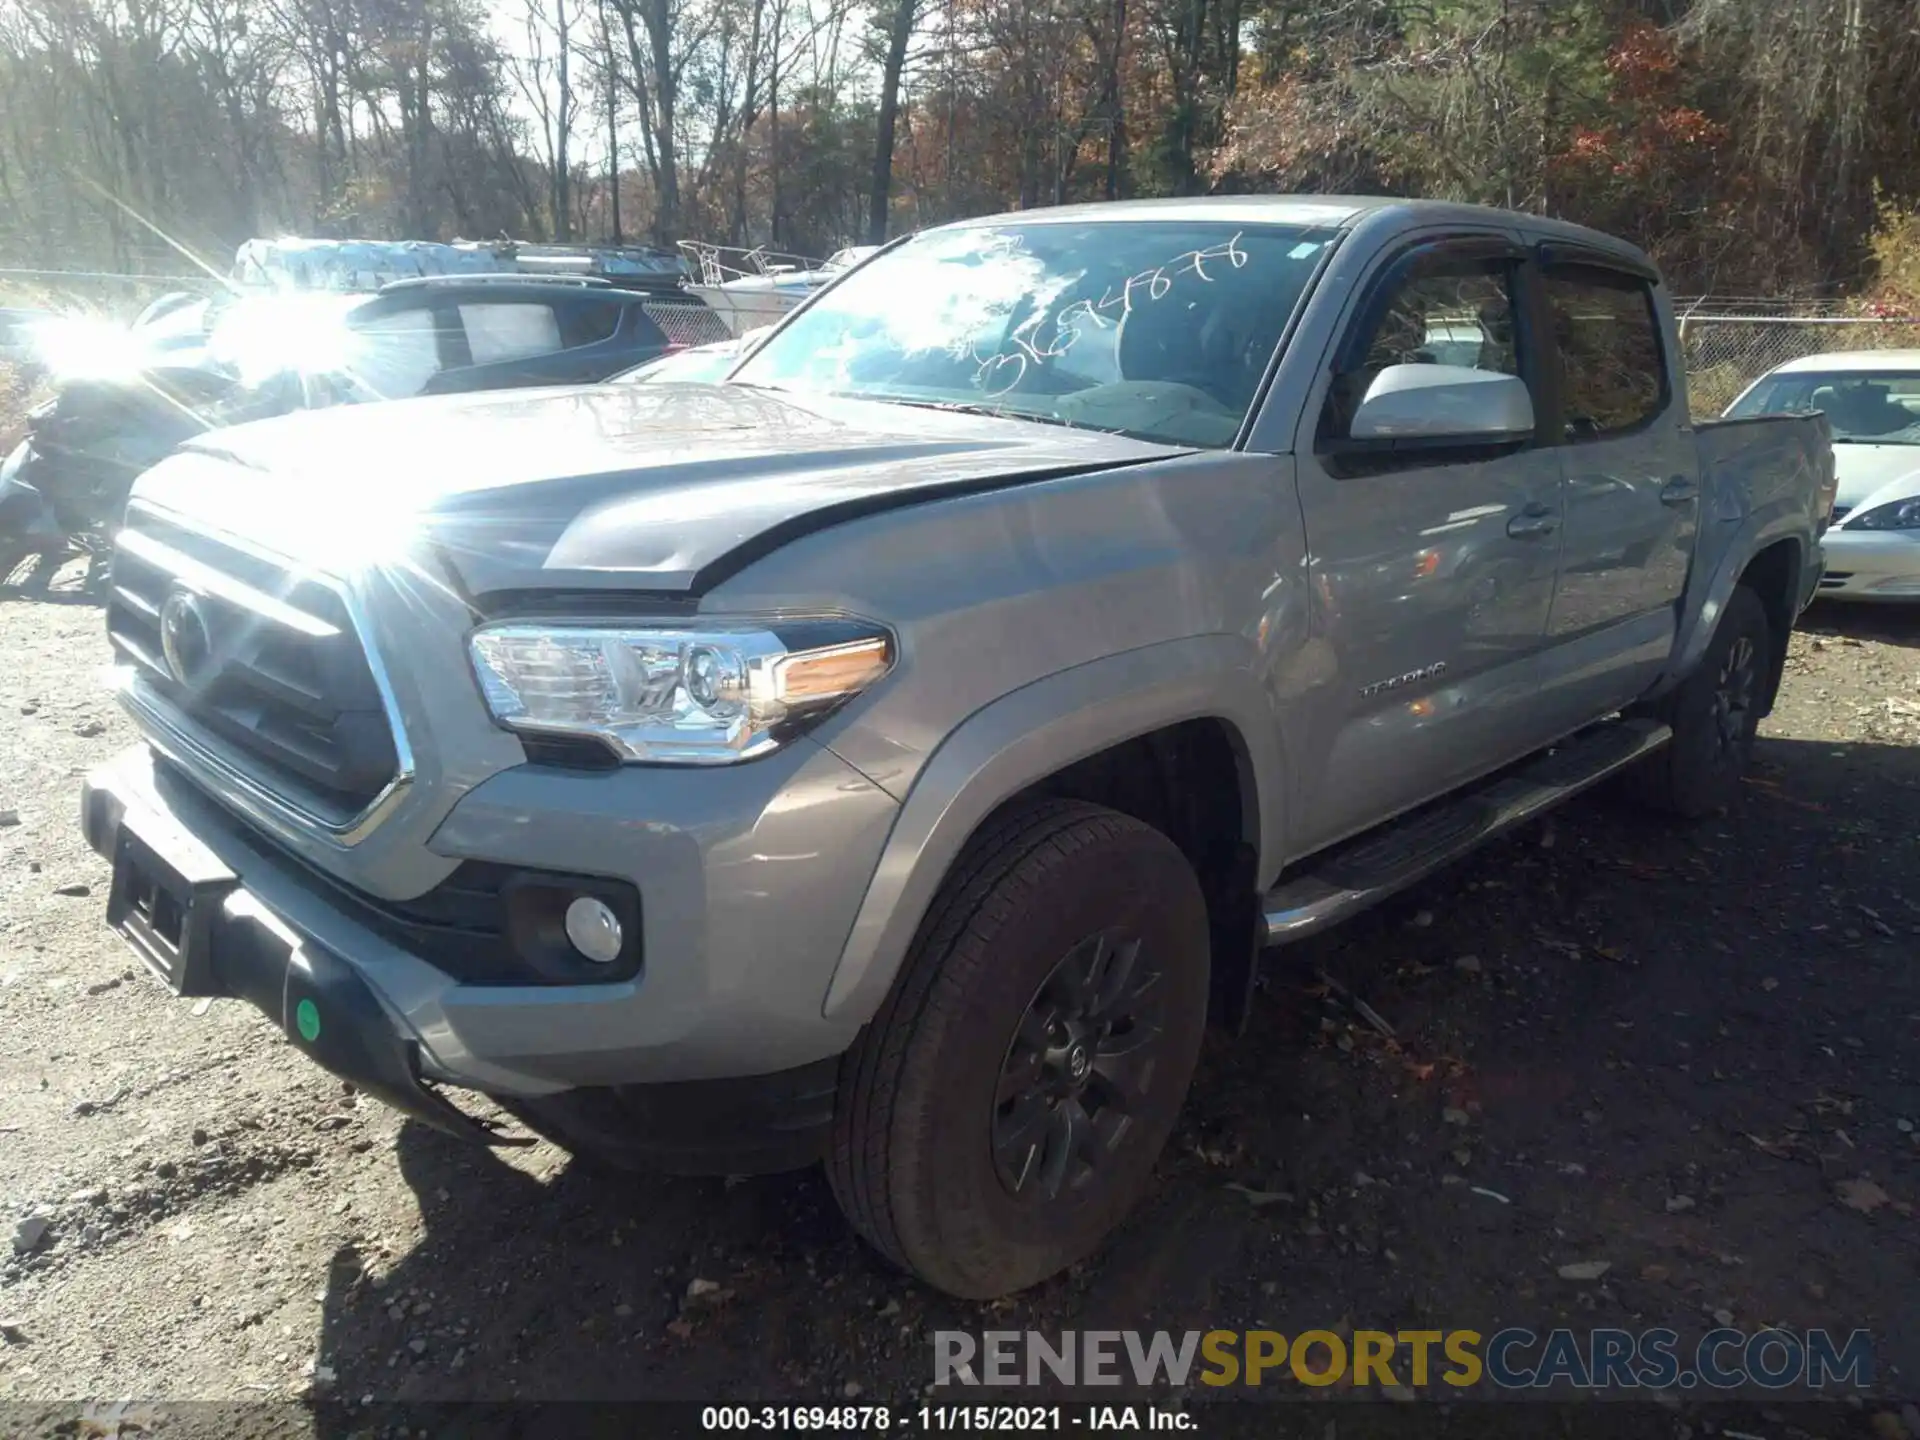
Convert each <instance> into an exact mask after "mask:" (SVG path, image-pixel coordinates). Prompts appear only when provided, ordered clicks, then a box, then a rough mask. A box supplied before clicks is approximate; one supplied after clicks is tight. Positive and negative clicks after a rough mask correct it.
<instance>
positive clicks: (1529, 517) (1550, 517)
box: [1507, 505, 1560, 540]
mask: <svg viewBox="0 0 1920 1440" xmlns="http://www.w3.org/2000/svg"><path fill="white" fill-rule="evenodd" d="M1559 528H1560V517H1559V516H1558V515H1556V514H1554V513H1553V512H1552V511H1551V510H1549V509H1547V508H1546V507H1545V506H1544V505H1529V506H1528V507H1527V508H1526V509H1524V510H1522V511H1521V512H1520V513H1519V514H1518V515H1516V516H1514V517H1513V518H1512V519H1511V520H1509V521H1507V534H1509V535H1511V536H1513V538H1514V539H1516V540H1537V539H1539V538H1540V537H1541V536H1543V535H1551V534H1552V533H1553V532H1554V531H1556V530H1558V529H1559Z"/></svg>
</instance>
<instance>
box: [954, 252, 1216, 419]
mask: <svg viewBox="0 0 1920 1440" xmlns="http://www.w3.org/2000/svg"><path fill="white" fill-rule="evenodd" d="M1247 260H1248V255H1247V252H1246V251H1245V250H1243V249H1241V248H1240V235H1239V234H1238V233H1236V234H1235V235H1234V236H1233V238H1232V239H1230V240H1225V241H1222V242H1221V243H1220V244H1218V245H1209V246H1206V247H1205V248H1204V249H1199V250H1189V251H1187V252H1186V253H1185V254H1183V255H1176V256H1174V257H1173V258H1172V259H1171V260H1168V261H1165V262H1164V263H1162V264H1159V265H1156V266H1154V267H1153V268H1152V269H1150V270H1142V271H1140V273H1139V274H1137V275H1130V276H1128V277H1127V278H1126V279H1125V280H1123V281H1121V282H1120V283H1119V284H1118V285H1117V286H1110V287H1109V288H1108V290H1107V292H1106V294H1104V295H1102V296H1101V297H1100V299H1099V300H1097V301H1095V300H1075V301H1074V302H1073V303H1072V304H1071V305H1068V306H1065V307H1064V308H1062V309H1061V310H1060V312H1059V313H1058V314H1056V315H1054V316H1052V317H1048V316H1047V315H1046V314H1044V313H1036V314H1035V315H1033V316H1032V317H1031V318H1030V319H1027V320H1024V321H1022V322H1021V323H1020V324H1019V325H1017V326H1015V327H1014V329H1013V331H1012V333H1010V334H1009V335H1008V336H1007V341H1008V343H1010V344H1011V345H1012V346H1013V349H1011V350H998V351H995V352H994V353H993V354H991V355H982V354H980V353H979V352H978V350H976V351H975V352H974V355H973V358H974V359H975V360H976V361H978V362H979V365H980V368H979V369H978V370H977V371H976V372H975V373H974V377H973V383H974V385H975V386H976V387H978V388H979V389H980V390H981V391H982V392H983V393H985V394H987V395H990V396H992V395H1005V394H1006V393H1007V392H1008V391H1010V390H1012V389H1013V388H1014V387H1015V386H1017V385H1018V384H1019V383H1020V382H1021V380H1022V379H1024V378H1025V376H1026V373H1027V366H1028V364H1029V363H1032V364H1036V365H1037V364H1039V363H1041V362H1042V361H1044V360H1054V359H1058V358H1059V357H1060V356H1062V355H1065V354H1066V353H1067V352H1068V351H1069V350H1071V349H1072V348H1073V347H1074V345H1075V343H1076V342H1077V341H1078V340H1079V339H1080V335H1081V325H1082V323H1083V322H1084V323H1085V324H1086V325H1087V326H1089V327H1090V328H1093V329H1105V328H1107V327H1109V326H1118V325H1120V324H1121V323H1122V322H1124V321H1125V320H1126V318H1127V316H1129V315H1131V314H1132V313H1133V307H1134V304H1135V303H1136V301H1138V302H1141V303H1144V302H1146V301H1151V300H1160V299H1163V298H1165V296H1166V295H1167V292H1168V291H1170V290H1172V289H1173V282H1174V281H1175V280H1176V279H1178V278H1179V277H1180V276H1182V275H1197V276H1199V277H1200V279H1202V280H1204V281H1208V282H1211V281H1212V279H1213V276H1212V275H1211V274H1209V273H1208V270H1207V267H1208V266H1209V265H1212V264H1226V265H1229V266H1231V267H1232V268H1233V269H1235V270H1238V269H1240V268H1241V267H1242V266H1244V265H1245V264H1246V263H1247Z"/></svg>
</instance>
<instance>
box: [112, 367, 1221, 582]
mask: <svg viewBox="0 0 1920 1440" xmlns="http://www.w3.org/2000/svg"><path fill="white" fill-rule="evenodd" d="M1143 419H1150V417H1143ZM1181 453H1183V452H1182V451H1181V450H1179V449H1175V448H1171V447H1168V446H1163V445H1155V444H1149V443H1147V442H1144V441H1139V440H1131V439H1127V438H1124V437H1121V436H1116V435H1110V434H1104V433H1100V432H1097V431H1089V430H1075V429H1068V428H1066V427H1062V426H1052V425H1042V424H1037V423H1029V422H1025V421H1019V420H1004V419H999V418H996V417H992V416H978V415H967V414H962V413H956V412H950V411H941V410H933V409H927V408H924V407H919V406H905V405H894V404H883V403H878V402H871V401H853V400H841V399H834V398H829V397H819V396H801V395H796V394H791V393H788V392H778V393H776V392H774V391H770V390H763V389H756V388H750V387H746V386H740V385H674V384H656V385H620V384H612V385H593V386H576V387H569V388H566V389H550V390H520V391H508V392H498V391H496V392H493V393H491V394H479V395H454V396H445V397H436V398H432V399H423V400H406V401H395V402H389V403H385V404H373V405H363V406H351V407H344V408H338V409H333V410H328V411H323V412H310V413H305V414H299V415H292V416H285V417H282V418H279V419H275V420H268V421H262V422H259V423H256V424H251V425H241V426H235V427H233V428H231V429H226V430H219V431H214V432H212V433H210V434H207V435H204V436H202V437H200V438H198V439H196V440H194V441H192V442H190V443H189V444H188V445H186V446H185V447H183V448H182V450H181V451H180V452H179V453H177V454H176V455H174V456H172V457H170V458H168V459H167V460H164V461H162V462H161V463H160V464H159V465H156V466H155V467H154V468H153V469H151V470H149V471H148V472H147V473H146V474H145V475H143V476H142V477H141V479H140V481H139V483H138V485H137V487H136V489H135V494H136V497H137V498H138V499H140V500H141V501H143V502H146V503H148V504H150V505H154V506H158V507H161V508H163V509H165V510H169V511H172V512H174V513H175V514H177V515H180V516H182V517H183V518H186V519H188V520H195V521H199V522H201V523H204V524H206V525H209V526H211V527H213V528H215V529H218V530H221V531H224V532H226V533H228V534H232V535H236V536H238V537H240V538H241V539H245V540H251V541H253V542H255V543H257V544H259V545H262V546H265V547H267V548H269V549H271V550H273V551H276V552H278V553H279V554H281V555H283V556H285V557H287V558H289V559H292V560H296V561H300V562H302V563H305V564H309V565H312V566H315V567H317V568H322V569H328V570H332V571H334V572H335V573H347V572H349V571H350V570H351V569H352V568H353V567H354V566H356V565H360V564H367V563H379V562H380V561H381V560H382V559H383V558H386V557H397V556H398V555H400V554H402V553H417V547H418V546H419V545H420V544H421V543H425V544H426V545H428V546H430V547H431V548H432V549H433V550H434V551H435V552H437V553H438V554H439V555H440V556H441V557H443V558H444V560H445V561H446V563H447V564H448V566H450V568H451V569H452V570H453V572H454V578H456V579H457V581H458V583H459V584H460V585H461V586H462V587H463V588H464V589H465V591H466V593H467V595H468V596H469V597H470V598H472V597H480V596H485V595H489V594H496V593H499V592H502V591H518V590H552V589H568V590H577V589H599V588H606V589H629V590H645V591H656V592H657V591H679V592H692V593H699V592H701V591H704V590H705V589H708V588H710V587H711V586H712V585H714V584H717V583H719V581H720V580H721V579H724V578H725V577H726V575H728V574H731V573H733V572H735V571H736V570H738V569H739V568H741V566H743V565H745V564H746V563H748V562H750V561H751V560H752V559H753V558H755V557H756V556H758V555H761V554H764V553H766V552H767V551H769V550H771V549H773V548H774V547H776V546H778V545H780V544H784V543H786V542H787V541H789V540H792V539H795V538H797V537H798V536H800V535H803V534H805V533H807V532H808V531H810V530H813V529H817V528H820V527H822V526H824V525H827V524H831V523H834V522H835V521H837V520H841V519H847V518H851V517H853V516H855V515H859V514H864V513H870V512H872V511H874V510H879V509H885V508H889V507H891V506H894V505H899V504H907V503H915V502H918V501H922V500H926V499H932V498H937V497H939V496H942V495H950V494H960V493H967V492H969V491H972V490H978V489H987V488H993V487H997V486H1003V485H1011V484H1017V483H1020V482H1022V481H1031V480H1038V479H1046V478H1053V477H1057V476H1061V475H1068V474H1077V473H1084V472H1087V471H1091V470H1100V469H1106V468H1110V467H1114V466H1120V465H1128V464H1136V463H1139V462H1142V461H1146V460H1153V459H1158V458H1162V457H1165V456H1170V455H1177V454H1181Z"/></svg>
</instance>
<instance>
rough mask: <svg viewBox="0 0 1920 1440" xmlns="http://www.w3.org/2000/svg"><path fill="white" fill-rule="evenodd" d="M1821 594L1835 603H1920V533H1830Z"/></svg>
mask: <svg viewBox="0 0 1920 1440" xmlns="http://www.w3.org/2000/svg"><path fill="white" fill-rule="evenodd" d="M1820 548H1821V551H1822V552H1823V555H1824V558H1825V561H1826V570H1825V572H1824V573H1823V574H1822V575H1821V576H1820V588H1819V591H1818V594H1819V596H1820V597H1821V598H1823V599H1832V600H1878V601H1901V600H1904V601H1908V602H1913V601H1920V533H1915V532H1912V531H1902V530H1849V529H1847V528H1846V527H1845V526H1840V527H1838V528H1836V529H1831V530H1828V531H1827V533H1826V534H1825V535H1824V536H1823V537H1822V538H1821V541H1820Z"/></svg>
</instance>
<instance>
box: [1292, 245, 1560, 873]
mask: <svg viewBox="0 0 1920 1440" xmlns="http://www.w3.org/2000/svg"><path fill="white" fill-rule="evenodd" d="M1530 269H1531V261H1530V259H1529V258H1528V257H1527V256H1526V254H1525V252H1524V251H1523V250H1522V249H1521V247H1520V245H1519V242H1518V237H1517V236H1509V235H1508V234H1507V233H1505V232H1488V233H1485V234H1472V235H1451V236H1449V237H1447V238H1444V239H1436V240H1430V241H1426V242H1423V243H1417V244H1415V245H1414V246H1412V247H1411V248H1409V249H1406V250H1403V251H1401V252H1399V253H1397V254H1396V255H1394V256H1392V257H1390V258H1388V259H1387V260H1386V261H1385V262H1384V264H1383V266H1382V268H1381V269H1380V270H1378V271H1377V272H1376V273H1375V275H1374V277H1373V278H1372V279H1370V280H1368V281H1366V282H1364V283H1363V285H1362V286H1361V288H1360V290H1359V293H1358V298H1357V299H1356V301H1355V303H1354V305H1353V306H1352V307H1351V308H1350V309H1349V312H1348V316H1347V318H1346V320H1345V321H1344V322H1343V332H1344V333H1343V336H1342V338H1341V339H1340V340H1339V341H1338V342H1337V344H1336V349H1335V351H1334V355H1333V359H1332V364H1331V365H1330V366H1329V369H1328V373H1327V374H1326V375H1325V376H1324V377H1323V378H1322V381H1321V383H1320V387H1319V388H1318V389H1317V390H1316V391H1315V392H1312V394H1313V397H1314V398H1312V399H1311V400H1310V402H1309V406H1310V412H1309V415H1308V416H1307V417H1306V418H1305V420H1303V427H1305V433H1303V434H1302V436H1301V438H1300V440H1299V441H1298V443H1297V444H1296V446H1295V450H1296V454H1297V455H1298V457H1299V458H1298V468H1297V474H1298V483H1299V492H1300V501H1301V506H1302V509H1303V512H1304V518H1305V525H1306V535H1307V545H1308V550H1309V554H1310V562H1309V563H1310V566H1311V571H1310V580H1309V583H1310V586H1311V592H1312V595H1313V597H1314V603H1313V616H1314V622H1313V623H1314V625H1315V629H1316V635H1315V640H1316V642H1317V643H1319V644H1321V645H1324V646H1325V647H1326V648H1327V650H1328V651H1329V652H1330V654H1331V657H1332V661H1333V664H1334V666H1335V667H1336V669H1335V673H1334V675H1333V677H1332V679H1331V682H1330V683H1329V684H1328V685H1327V686H1326V687H1325V690H1324V693H1325V694H1326V696H1327V699H1326V700H1325V702H1324V703H1323V704H1322V705H1318V706H1314V707H1311V711H1312V713H1311V714H1310V715H1309V716H1306V717H1304V718H1305V720H1306V724H1307V726H1308V728H1309V729H1310V730H1311V731H1312V732H1316V733H1310V734H1304V735H1303V734H1295V735H1293V736H1290V737H1289V743H1290V744H1292V745H1294V746H1295V747H1296V749H1297V750H1299V752H1300V753H1301V754H1302V756H1303V761H1304V763H1303V764H1302V765H1301V767H1300V768H1301V771H1302V772H1303V775H1304V780H1303V785H1304V788H1305V793H1304V796H1303V803H1302V804H1301V805H1300V806H1299V809H1298V813H1299V815H1300V816H1301V817H1303V818H1304V819H1305V820H1306V822H1307V823H1306V824H1305V825H1304V826H1302V833H1301V834H1300V835H1299V837H1298V839H1299V843H1300V848H1302V849H1304V850H1311V849H1315V848H1318V847H1319V846H1321V845H1325V844H1327V843H1330V842H1332V841H1334V840H1337V839H1339V838H1341V837H1342V836H1345V835H1347V834H1351V833H1353V832H1354V831H1356V830H1358V829H1361V828H1364V827H1366V826H1367V825H1370V824H1372V823H1374V822H1376V821H1378V820H1381V819H1383V818H1385V817H1386V816H1388V815H1391V814H1394V813H1397V812H1399V811H1401V810H1405V809H1407V808H1409V807H1411V806H1414V805H1417V804H1419V803H1421V802H1422V801H1425V800H1428V799H1430V798H1432V797H1434V796H1435V795H1438V794H1440V793H1443V792H1444V791H1446V790H1448V789H1451V788H1453V787H1454V786H1456V785H1458V784H1460V783H1461V782H1463V781H1465V780H1468V779H1471V778H1473V777H1474V776H1476V775H1479V774H1482V773H1485V772H1486V771H1488V770H1491V769H1494V768H1496V767H1498V766H1499V765H1501V764H1503V763H1505V762H1507V761H1509V760H1512V759H1515V758H1517V757H1518V756H1520V755H1523V754H1525V753H1527V752H1528V751H1529V750H1532V749H1534V748H1535V747H1536V746H1538V745H1539V744H1541V743H1543V741H1544V740H1545V739H1547V738H1551V737H1549V736H1543V735H1542V734H1541V733H1540V727H1539V724H1538V717H1537V712H1536V710H1535V708H1534V706H1533V704H1532V697H1533V690H1534V675H1535V665H1536V662H1537V660H1538V657H1539V655H1540V651H1541V648H1542V646H1543V645H1544V643H1545V638H1546V628H1547V617H1548V614H1549V610H1550V607H1551V603H1552V598H1553V587H1554V577H1555V574H1556V571H1557V569H1558V562H1559V555H1560V538H1559V517H1560V508H1561V493H1560V492H1561V477H1560V466H1559V462H1558V460H1557V458H1556V456H1555V453H1554V450H1553V448H1552V437H1551V435H1550V434H1546V433H1543V432H1541V431H1538V430H1536V432H1535V434H1534V436H1533V437H1532V438H1530V439H1527V440H1524V441H1511V442H1506V443H1501V444H1486V443H1476V442H1474V441H1472V440H1467V441H1451V442H1421V443H1420V444H1419V445H1417V446H1414V447H1412V448H1408V449H1406V450H1404V451H1401V452H1399V453H1383V452H1380V451H1370V452H1369V451H1366V450H1364V448H1361V449H1359V450H1356V447H1354V446H1353V445H1352V444H1351V442H1350V441H1348V439H1347V427H1348V425H1349V422H1350V418H1351V412H1352V408H1353V406H1354V404H1355V403H1357V399H1358V397H1359V396H1361V395H1363V394H1364V393H1365V390H1366V387H1367V385H1368V384H1369V383H1370V382H1371V379H1372V377H1373V376H1375V375H1377V374H1378V372H1379V371H1380V369H1381V368H1383V367H1385V366H1387V365H1395V364H1435V363H1442V362H1441V361H1440V358H1439V356H1440V354H1441V353H1444V354H1445V356H1446V362H1447V363H1452V364H1464V365H1470V366H1472V367H1473V368H1476V369H1487V370H1493V371H1498V372H1500V373H1503V374H1508V375H1518V376H1521V377H1522V378H1524V379H1526V380H1527V382H1528V385H1529V388H1530V389H1531V390H1532V391H1533V393H1534V394H1535V396H1536V397H1539V396H1540V395H1541V393H1542V375H1541V345H1540V343H1539V338H1538V336H1537V335H1536V334H1535V323H1536V322H1535V320H1534V319H1533V316H1534V313H1535V312H1534V307H1533V306H1532V304H1531V302H1530V300H1529V298H1528V297H1529V295H1530V293H1531V292H1530V291H1529V288H1528V286H1529V276H1528V272H1529V271H1530ZM1538 405H1539V400H1538V398H1536V408H1538Z"/></svg>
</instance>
